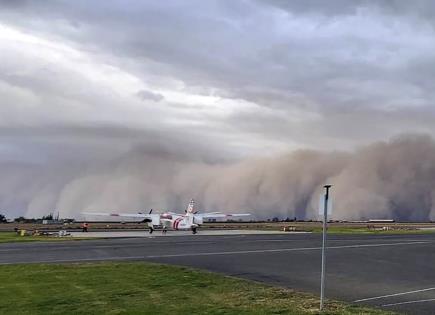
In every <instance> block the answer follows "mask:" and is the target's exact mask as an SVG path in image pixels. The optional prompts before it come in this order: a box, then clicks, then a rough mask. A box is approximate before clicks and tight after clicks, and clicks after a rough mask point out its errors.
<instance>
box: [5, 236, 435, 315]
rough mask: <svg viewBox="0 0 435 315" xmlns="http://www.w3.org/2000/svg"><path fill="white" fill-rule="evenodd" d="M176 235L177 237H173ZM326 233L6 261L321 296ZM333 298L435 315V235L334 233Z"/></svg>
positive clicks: (94, 249)
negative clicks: (216, 276)
mask: <svg viewBox="0 0 435 315" xmlns="http://www.w3.org/2000/svg"><path fill="white" fill-rule="evenodd" d="M172 233H175V232H172ZM320 246H321V235H319V234H301V235H297V234H289V235H282V234H278V235H220V236H217V235H216V236H210V235H201V234H198V235H182V236H179V237H162V236H153V237H143V238H121V239H104V240H90V241H74V242H52V243H10V244H0V264H3V265H4V264H13V263H36V262H56V263H63V262H71V261H75V262H86V261H102V260H114V261H123V260H146V261H152V262H160V263H167V264H176V265H185V266H192V267H196V268H201V269H206V270H211V271H215V272H219V273H223V274H227V275H231V276H237V277H241V278H247V279H253V280H257V281H262V282H266V283H270V284H274V285H279V286H285V287H290V288H294V289H298V290H303V291H308V292H313V293H315V294H318V293H319V287H320V285H319V279H320ZM327 258H328V261H327V285H326V295H327V297H328V298H335V299H339V300H344V301H348V302H353V303H357V304H358V303H360V304H367V305H372V306H378V307H381V308H384V309H388V310H395V311H401V312H404V313H407V314H435V235H430V234H428V235H335V236H330V237H329V241H328V251H327Z"/></svg>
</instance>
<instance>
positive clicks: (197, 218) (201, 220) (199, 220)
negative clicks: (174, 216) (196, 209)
mask: <svg viewBox="0 0 435 315" xmlns="http://www.w3.org/2000/svg"><path fill="white" fill-rule="evenodd" d="M193 223H195V224H203V223H204V218H203V217H202V216H201V215H195V216H194V217H193Z"/></svg>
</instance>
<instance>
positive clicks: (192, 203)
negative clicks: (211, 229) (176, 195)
mask: <svg viewBox="0 0 435 315" xmlns="http://www.w3.org/2000/svg"><path fill="white" fill-rule="evenodd" d="M186 213H195V200H194V199H191V200H190V202H189V205H188V206H187V209H186Z"/></svg>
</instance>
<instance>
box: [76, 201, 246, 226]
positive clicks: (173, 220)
mask: <svg viewBox="0 0 435 315" xmlns="http://www.w3.org/2000/svg"><path fill="white" fill-rule="evenodd" d="M152 212H153V209H151V210H150V212H149V213H148V214H145V213H141V212H139V213H105V212H82V214H84V215H94V216H111V217H126V218H140V219H143V221H142V222H147V223H148V228H149V233H150V234H152V233H153V232H154V229H155V227H158V226H163V228H164V229H165V230H166V228H172V229H173V230H191V231H192V233H193V234H196V233H197V228H198V227H199V226H200V225H201V224H203V223H204V219H217V218H233V217H244V216H249V215H251V214H250V213H235V214H225V213H222V212H208V213H199V212H198V211H195V200H194V199H191V200H190V202H189V204H188V206H187V209H186V210H185V211H184V212H185V213H184V214H180V213H174V212H164V213H161V214H159V213H152Z"/></svg>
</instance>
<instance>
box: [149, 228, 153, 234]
mask: <svg viewBox="0 0 435 315" xmlns="http://www.w3.org/2000/svg"><path fill="white" fill-rule="evenodd" d="M148 229H149V231H150V234H153V232H154V229H153V227H152V226H150V227H149V228H148Z"/></svg>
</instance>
